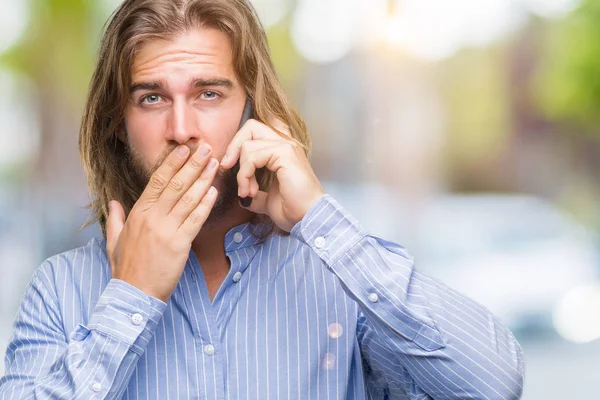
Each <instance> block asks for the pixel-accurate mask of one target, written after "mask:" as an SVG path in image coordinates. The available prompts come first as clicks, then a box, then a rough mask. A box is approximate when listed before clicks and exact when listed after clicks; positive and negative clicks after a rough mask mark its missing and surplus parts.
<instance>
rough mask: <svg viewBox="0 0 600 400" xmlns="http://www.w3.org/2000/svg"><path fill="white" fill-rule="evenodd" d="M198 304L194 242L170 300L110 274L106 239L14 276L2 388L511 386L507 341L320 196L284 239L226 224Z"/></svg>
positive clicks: (72, 394) (245, 390)
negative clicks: (24, 283) (222, 254)
mask: <svg viewBox="0 0 600 400" xmlns="http://www.w3.org/2000/svg"><path fill="white" fill-rule="evenodd" d="M225 251H226V254H227V256H228V257H229V259H230V262H231V269H230V271H229V273H228V275H227V277H226V278H225V280H224V282H223V283H222V285H221V287H220V288H219V290H218V291H217V293H216V294H215V296H214V299H213V301H212V302H211V300H210V298H209V295H208V290H207V286H206V282H205V280H204V277H203V274H202V269H201V267H200V265H199V264H198V261H197V259H196V257H195V256H194V253H193V252H190V257H189V260H188V262H187V264H186V266H185V269H184V273H183V275H182V277H181V280H180V282H179V284H178V286H177V288H176V289H175V291H174V292H173V295H172V296H171V298H170V299H169V301H168V302H167V303H166V304H165V303H163V302H162V301H160V300H158V299H156V298H153V297H150V296H147V295H145V294H144V293H143V292H142V291H140V290H138V289H137V288H135V287H133V286H131V285H129V284H127V283H125V282H123V281H120V280H117V279H111V277H110V265H109V262H108V259H107V255H106V248H105V242H104V241H103V240H99V239H94V240H92V241H90V242H89V243H88V244H87V245H86V246H84V247H81V248H78V249H75V250H71V251H68V252H66V253H63V254H59V255H57V256H54V257H52V258H50V259H48V260H46V261H45V262H44V263H43V264H42V265H41V266H40V267H39V268H38V269H37V270H36V272H35V274H34V276H33V278H32V281H31V283H30V284H29V286H28V287H27V289H26V292H25V295H24V298H23V301H22V304H21V307H20V310H19V312H18V315H17V319H16V322H15V327H14V334H13V337H12V339H11V342H10V344H9V346H8V349H7V352H6V375H5V376H4V377H3V378H2V379H1V380H0V398H1V399H31V398H34V399H48V398H49V399H59V398H60V399H67V398H68V399H119V398H124V399H199V398H202V399H365V398H375V399H384V398H389V399H414V400H417V399H418V400H423V399H467V398H468V399H518V398H520V397H521V393H522V387H523V357H522V351H521V347H520V346H519V344H518V343H517V341H516V340H515V338H514V337H513V335H512V334H511V332H510V331H509V330H507V329H506V328H505V327H504V326H502V325H501V324H500V323H499V322H498V321H497V320H496V319H495V318H494V317H493V315H492V314H491V313H490V312H489V311H488V310H486V309H485V308H484V307H482V306H480V305H478V304H477V303H475V302H473V301H471V300H470V299H468V298H465V297H463V296H461V295H460V294H458V293H456V292H455V291H453V290H451V289H449V288H447V287H446V286H444V285H443V284H441V283H439V282H437V281H435V280H434V279H432V278H429V277H427V276H425V275H423V274H421V273H419V272H417V271H416V270H415V269H414V268H413V262H412V259H411V258H410V256H409V255H408V254H407V253H406V252H405V250H404V249H403V248H402V247H401V246H399V245H397V244H394V243H391V242H388V241H385V240H383V239H381V238H378V237H376V236H372V235H369V234H367V233H366V232H365V231H364V230H363V229H362V228H361V227H360V225H359V223H358V222H357V221H356V220H355V219H354V218H353V217H352V216H351V215H349V214H348V213H347V211H345V210H344V209H343V208H342V207H341V206H340V205H339V204H338V203H337V202H336V201H335V200H334V199H333V198H332V197H331V196H328V195H325V196H323V197H322V198H321V199H320V200H319V201H318V203H317V204H316V205H315V206H314V207H313V208H312V209H311V210H310V212H309V213H308V214H307V215H306V216H305V217H304V219H303V220H302V221H301V222H300V223H298V224H297V225H296V226H295V227H294V229H293V230H292V232H291V234H290V236H280V235H273V236H271V237H269V238H268V239H267V240H265V241H262V242H261V241H259V240H258V239H256V238H255V237H254V236H252V235H251V234H250V232H249V226H248V224H244V225H240V226H238V227H236V228H234V229H232V230H231V231H229V232H228V233H227V235H226V236H225Z"/></svg>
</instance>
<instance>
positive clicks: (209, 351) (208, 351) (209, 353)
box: [204, 344, 215, 356]
mask: <svg viewBox="0 0 600 400" xmlns="http://www.w3.org/2000/svg"><path fill="white" fill-rule="evenodd" d="M204 354H206V355H207V356H212V355H213V354H215V346H213V345H212V344H207V345H206V346H204Z"/></svg>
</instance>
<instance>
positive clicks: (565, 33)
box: [534, 0, 600, 139]
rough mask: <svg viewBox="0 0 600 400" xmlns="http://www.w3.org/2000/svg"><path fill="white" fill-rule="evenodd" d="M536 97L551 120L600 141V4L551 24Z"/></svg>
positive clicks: (598, 0)
mask: <svg viewBox="0 0 600 400" xmlns="http://www.w3.org/2000/svg"><path fill="white" fill-rule="evenodd" d="M539 65H540V69H539V74H538V78H537V79H536V80H535V82H534V85H535V86H534V93H535V94H536V97H537V99H538V103H539V106H540V108H541V110H542V111H543V112H544V114H546V116H547V117H549V118H550V119H553V120H557V121H563V122H565V123H567V124H569V125H571V126H572V127H574V128H576V130H577V131H580V132H587V133H589V134H591V135H592V136H593V137H595V138H597V139H600V113H599V112H598V110H599V109H600V0H583V1H582V3H581V5H580V6H579V8H577V9H576V10H574V11H573V12H572V13H570V14H568V15H567V16H566V17H565V18H564V19H562V20H558V21H554V22H553V23H550V24H549V25H548V27H547V29H546V43H545V48H544V51H543V54H542V62H541V63H539Z"/></svg>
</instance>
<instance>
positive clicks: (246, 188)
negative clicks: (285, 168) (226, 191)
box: [237, 142, 287, 198]
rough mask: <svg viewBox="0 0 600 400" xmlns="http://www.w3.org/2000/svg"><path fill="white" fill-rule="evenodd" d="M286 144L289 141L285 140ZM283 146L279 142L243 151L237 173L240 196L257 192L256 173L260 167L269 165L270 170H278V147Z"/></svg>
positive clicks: (247, 195)
mask: <svg viewBox="0 0 600 400" xmlns="http://www.w3.org/2000/svg"><path fill="white" fill-rule="evenodd" d="M285 144H287V143H286V142H284V143H283V145H285ZM281 148H282V144H280V143H278V144H276V145H271V146H267V147H262V148H258V149H255V150H252V151H242V152H241V157H240V170H239V172H238V174H237V182H238V196H240V197H242V198H243V197H251V194H253V193H256V191H257V190H258V182H256V176H255V173H256V170H257V169H258V168H262V167H265V166H267V168H268V169H269V170H271V171H274V172H277V169H279V164H278V163H277V162H276V161H277V160H278V158H279V152H278V149H281ZM269 165H270V166H271V167H269ZM271 168H272V169H271Z"/></svg>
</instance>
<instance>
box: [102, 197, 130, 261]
mask: <svg viewBox="0 0 600 400" xmlns="http://www.w3.org/2000/svg"><path fill="white" fill-rule="evenodd" d="M108 210H109V211H108V217H107V218H106V250H107V251H108V254H109V257H110V258H112V256H113V253H114V250H115V247H116V246H117V240H118V239H119V235H120V234H121V231H122V230H123V226H124V225H125V211H124V210H123V206H121V203H119V202H118V201H116V200H112V201H111V202H110V203H109V204H108ZM110 262H111V267H114V266H113V265H112V262H113V260H112V259H111V260H110Z"/></svg>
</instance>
